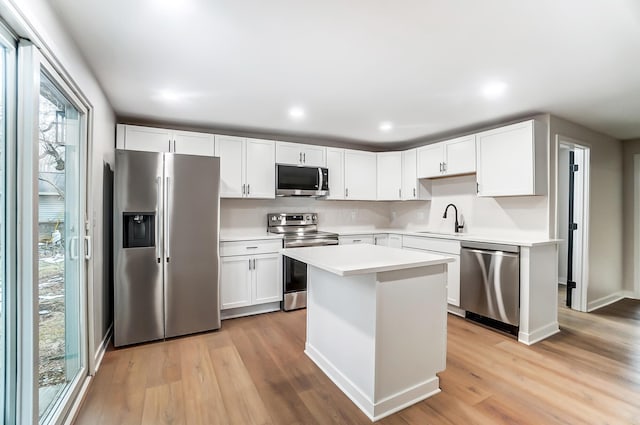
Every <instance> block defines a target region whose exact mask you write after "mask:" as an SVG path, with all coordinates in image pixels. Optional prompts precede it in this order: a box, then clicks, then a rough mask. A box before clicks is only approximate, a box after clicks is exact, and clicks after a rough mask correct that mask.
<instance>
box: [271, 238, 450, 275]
mask: <svg viewBox="0 0 640 425" xmlns="http://www.w3.org/2000/svg"><path fill="white" fill-rule="evenodd" d="M280 252H281V254H282V255H284V256H287V257H290V258H293V259H294V260H298V261H301V262H303V263H306V264H309V265H311V266H314V267H317V268H319V269H322V270H326V271H328V272H331V273H334V274H336V275H338V276H353V275H358V274H368V273H378V272H385V271H391V270H401V269H410V268H413V267H426V266H433V265H437V264H446V263H450V262H453V261H454V259H453V258H451V257H447V256H445V255H437V254H430V253H426V252H425V253H422V252H415V251H407V250H402V249H398V248H389V247H385V246H377V245H369V244H356V245H329V246H316V247H306V248H285V249H283V250H282V251H280Z"/></svg>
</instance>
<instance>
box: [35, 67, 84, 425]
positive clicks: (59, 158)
mask: <svg viewBox="0 0 640 425" xmlns="http://www.w3.org/2000/svg"><path fill="white" fill-rule="evenodd" d="M40 81H41V82H40V98H39V111H38V139H39V162H38V233H39V242H38V317H39V322H38V323H39V326H38V335H39V339H38V357H39V362H38V388H39V394H38V395H39V397H38V412H39V417H40V418H41V420H42V419H43V418H44V417H45V416H46V415H47V413H48V412H49V411H50V410H51V409H52V407H54V406H55V405H56V402H57V401H59V400H60V398H61V396H62V395H63V394H64V392H65V391H66V390H67V389H68V386H69V384H70V383H71V382H72V381H73V380H74V378H75V377H76V376H77V375H78V373H79V372H80V371H81V368H82V358H81V352H82V350H81V328H80V327H81V322H84V321H81V317H80V312H81V303H80V300H81V297H80V289H81V288H80V283H81V281H82V269H81V267H82V265H83V258H80V253H81V252H82V250H81V248H82V247H81V245H80V244H81V243H82V239H81V235H82V230H83V229H82V223H81V211H82V208H83V207H82V206H81V199H82V197H81V183H80V175H81V166H80V165H81V162H80V161H81V155H80V146H79V141H80V139H81V114H80V113H79V112H78V110H77V109H76V108H75V107H74V106H73V104H72V103H71V102H70V101H69V100H68V99H67V97H66V96H65V95H64V94H63V93H62V92H61V91H60V90H59V89H58V88H57V87H56V85H55V84H54V83H53V82H52V81H51V80H50V78H49V77H48V76H47V74H46V73H44V72H42V73H41V80H40Z"/></svg>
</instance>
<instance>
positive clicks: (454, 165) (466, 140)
mask: <svg viewBox="0 0 640 425" xmlns="http://www.w3.org/2000/svg"><path fill="white" fill-rule="evenodd" d="M444 149H445V165H444V170H445V173H446V174H447V175H448V176H451V175H456V174H468V173H475V172H476V136H475V135H471V136H465V137H460V138H457V139H453V140H449V141H447V142H446V143H445V145H444Z"/></svg>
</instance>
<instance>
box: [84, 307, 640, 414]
mask: <svg viewBox="0 0 640 425" xmlns="http://www.w3.org/2000/svg"><path fill="white" fill-rule="evenodd" d="M560 323H561V328H562V332H561V333H560V334H558V335H556V336H553V337H551V338H549V339H548V340H546V341H543V342H541V343H538V344H536V345H534V346H532V347H527V346H525V345H522V344H519V343H517V342H516V341H515V340H514V339H512V338H511V337H508V336H505V335H502V334H499V333H496V332H494V331H491V330H487V329H485V328H483V327H481V326H479V325H475V324H472V323H469V322H467V321H465V320H464V319H461V318H458V317H455V316H451V315H449V320H448V351H447V353H448V354H447V369H446V371H444V372H443V373H441V374H440V378H441V380H440V383H441V387H442V392H441V393H440V394H438V395H436V396H434V397H432V398H430V399H427V400H425V401H423V402H421V403H418V404H416V405H414V406H412V407H410V408H408V409H405V410H403V411H401V412H398V413H396V414H394V415H392V416H389V417H387V418H385V419H383V420H381V421H379V422H378V423H379V424H384V425H401V424H465V425H466V424H536V425H540V424H556V423H558V424H640V302H639V301H632V300H623V301H620V302H618V303H616V304H614V305H611V306H609V307H605V308H603V309H601V310H599V311H598V312H595V313H590V314H585V313H577V312H573V311H570V310H567V309H564V308H561V309H560ZM304 339H305V311H304V310H302V311H297V312H292V313H282V312H278V313H270V314H266V315H261V316H256V317H248V318H242V319H234V320H228V321H225V322H223V327H222V330H220V331H217V332H212V333H208V334H201V335H196V336H191V337H186V338H179V339H174V340H171V341H166V342H159V343H153V344H146V345H141V346H136V347H131V348H125V349H118V350H114V349H110V350H109V351H108V352H107V353H106V355H105V358H104V361H103V363H102V366H101V368H100V370H99V372H98V374H97V375H96V377H95V379H94V381H93V383H92V385H91V387H90V389H89V392H88V394H87V397H86V399H85V402H84V404H83V407H82V409H81V411H80V413H79V416H78V418H77V420H76V422H75V423H76V424H78V425H80V424H91V425H97V424H153V425H156V424H207V425H209V424H242V425H245V424H276V425H280V424H369V423H370V421H369V420H368V419H367V418H366V417H365V416H364V415H363V414H362V413H361V412H360V411H359V410H358V408H356V407H355V405H353V404H352V403H351V401H349V399H347V397H346V396H344V395H343V394H342V392H341V391H340V390H339V389H338V388H337V387H335V386H334V385H333V383H331V381H329V379H328V378H326V377H325V375H324V374H323V373H322V372H321V371H320V370H319V369H318V368H317V367H316V366H315V365H314V364H313V363H312V362H311V361H310V360H309V359H308V358H307V357H306V356H305V355H304V354H303V347H304Z"/></svg>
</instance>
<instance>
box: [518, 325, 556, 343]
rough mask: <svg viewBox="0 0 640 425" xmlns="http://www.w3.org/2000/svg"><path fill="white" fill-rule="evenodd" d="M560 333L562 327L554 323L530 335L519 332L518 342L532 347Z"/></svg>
mask: <svg viewBox="0 0 640 425" xmlns="http://www.w3.org/2000/svg"><path fill="white" fill-rule="evenodd" d="M558 332H560V326H559V325H558V322H553V323H549V324H547V325H545V326H542V327H541V328H538V329H536V330H534V331H532V332H529V333H526V332H522V331H521V332H518V342H521V343H523V344H526V345H532V344H535V343H536V342H538V341H542V340H543V339H546V338H549V337H550V336H551V335H555V334H557V333H558Z"/></svg>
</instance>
